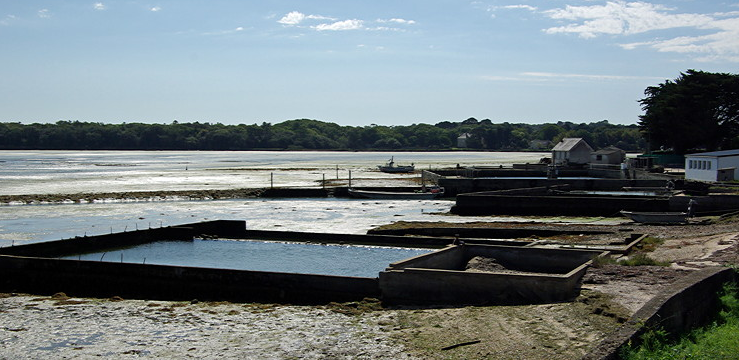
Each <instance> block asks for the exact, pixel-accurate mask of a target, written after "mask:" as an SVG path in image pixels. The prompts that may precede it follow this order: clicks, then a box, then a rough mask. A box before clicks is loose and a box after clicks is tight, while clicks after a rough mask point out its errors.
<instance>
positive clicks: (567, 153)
mask: <svg viewBox="0 0 739 360" xmlns="http://www.w3.org/2000/svg"><path fill="white" fill-rule="evenodd" d="M591 152H593V148H592V147H590V145H588V143H587V142H585V140H583V139H582V138H564V139H562V141H560V142H559V144H557V145H555V146H554V148H553V149H552V163H554V164H555V165H566V164H587V163H588V162H589V161H590V153H591Z"/></svg>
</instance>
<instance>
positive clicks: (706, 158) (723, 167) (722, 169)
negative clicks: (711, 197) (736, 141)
mask: <svg viewBox="0 0 739 360" xmlns="http://www.w3.org/2000/svg"><path fill="white" fill-rule="evenodd" d="M685 179H686V180H698V181H710V182H713V181H731V180H736V179H739V149H737V150H724V151H712V152H704V153H698V154H688V155H685Z"/></svg>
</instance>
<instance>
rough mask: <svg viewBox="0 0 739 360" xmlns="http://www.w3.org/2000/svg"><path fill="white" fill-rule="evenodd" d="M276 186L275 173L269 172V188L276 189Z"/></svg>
mask: <svg viewBox="0 0 739 360" xmlns="http://www.w3.org/2000/svg"><path fill="white" fill-rule="evenodd" d="M274 187H275V173H269V188H270V189H274Z"/></svg>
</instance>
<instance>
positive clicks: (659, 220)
mask: <svg viewBox="0 0 739 360" xmlns="http://www.w3.org/2000/svg"><path fill="white" fill-rule="evenodd" d="M621 214H622V215H624V216H626V217H628V218H630V219H631V220H634V221H636V222H639V223H644V224H682V223H686V222H688V213H685V212H646V211H626V210H622V211H621Z"/></svg>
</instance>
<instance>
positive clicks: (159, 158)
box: [0, 151, 546, 195]
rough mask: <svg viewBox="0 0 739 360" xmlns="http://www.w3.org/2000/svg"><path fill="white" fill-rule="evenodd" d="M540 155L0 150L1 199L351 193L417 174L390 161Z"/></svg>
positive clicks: (450, 162) (424, 165) (486, 161)
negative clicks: (349, 185) (278, 189)
mask: <svg viewBox="0 0 739 360" xmlns="http://www.w3.org/2000/svg"><path fill="white" fill-rule="evenodd" d="M543 156H546V153H523V152H402V153H387V152H327V151H323V152H321V151H0V184H2V186H0V195H22V194H66V193H84V192H125V191H157V190H200V189H232V188H259V187H268V186H271V185H274V186H286V187H319V186H321V181H322V180H323V179H326V180H332V181H336V180H337V179H338V180H339V182H342V183H345V182H346V181H347V179H348V178H349V172H350V171H351V176H352V179H354V180H355V181H354V183H353V184H354V185H355V186H372V185H377V184H382V181H386V180H387V179H396V178H398V177H401V178H403V177H405V178H409V179H410V178H414V177H418V175H408V174H406V175H398V174H385V173H382V172H379V171H378V170H377V165H382V164H384V163H385V162H386V161H387V160H389V159H390V157H394V158H395V162H396V163H397V164H399V165H406V164H411V163H413V164H415V165H416V168H417V169H428V168H431V167H449V166H456V164H460V165H461V166H473V165H478V166H480V165H485V166H498V165H510V164H513V163H526V162H530V163H534V162H537V161H538V160H539V159H540V158H541V157H543Z"/></svg>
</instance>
